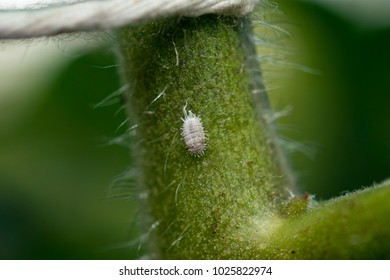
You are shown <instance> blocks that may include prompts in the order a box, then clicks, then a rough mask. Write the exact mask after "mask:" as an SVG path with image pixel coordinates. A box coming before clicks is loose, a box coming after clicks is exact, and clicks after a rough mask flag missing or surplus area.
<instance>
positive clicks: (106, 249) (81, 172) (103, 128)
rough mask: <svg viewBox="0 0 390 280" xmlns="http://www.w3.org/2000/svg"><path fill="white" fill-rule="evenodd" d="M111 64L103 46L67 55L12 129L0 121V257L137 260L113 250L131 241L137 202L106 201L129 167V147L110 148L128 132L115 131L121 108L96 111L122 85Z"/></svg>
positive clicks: (122, 249)
mask: <svg viewBox="0 0 390 280" xmlns="http://www.w3.org/2000/svg"><path fill="white" fill-rule="evenodd" d="M64 55H65V53H64ZM22 59H23V58H21V60H22ZM42 59H45V57H44V54H43V55H42ZM115 63H116V60H115V57H114V55H113V54H112V53H110V52H109V51H108V50H107V49H102V50H99V51H97V50H94V51H92V52H91V53H88V54H85V55H81V56H80V57H76V58H70V59H69V61H68V62H67V67H65V69H63V71H62V72H61V70H59V71H58V72H60V74H59V75H57V76H56V77H55V78H53V80H52V81H51V82H50V83H48V84H49V86H46V87H43V88H44V89H43V90H42V89H41V88H40V89H39V90H41V91H42V92H40V93H36V89H34V88H31V91H30V94H31V96H33V95H34V96H38V97H36V98H35V99H33V98H31V97H30V98H28V99H29V100H33V101H31V104H30V107H31V108H28V107H29V106H28V104H24V107H25V108H26V109H25V111H26V112H27V111H28V113H26V114H25V116H23V117H21V118H19V119H18V120H17V121H14V122H12V126H13V127H12V129H11V128H9V127H7V126H6V124H4V123H3V127H4V129H3V130H2V131H1V132H0V133H1V138H0V258H3V259H107V258H108V259H111V258H113V259H118V258H132V257H134V256H133V254H132V252H130V251H129V250H128V249H127V248H126V246H119V248H120V249H113V248H116V246H117V245H118V244H120V243H123V242H128V241H129V240H131V239H132V238H133V237H132V236H131V235H129V234H131V232H132V229H131V228H132V226H134V217H133V214H132V213H133V212H134V201H128V200H112V199H108V197H112V196H113V194H112V193H111V194H109V193H108V191H109V186H110V185H111V184H112V183H113V182H114V178H115V176H117V175H120V174H121V173H122V172H124V171H125V170H126V168H128V166H129V165H130V164H131V162H130V157H129V155H130V153H129V150H128V149H126V148H123V147H119V146H112V145H108V143H109V142H110V140H112V139H113V138H114V137H117V136H119V135H120V134H121V133H124V131H125V130H126V128H125V127H122V128H119V129H118V131H117V128H118V127H119V125H120V124H121V123H122V122H123V121H124V120H125V119H126V112H124V110H121V109H120V108H121V104H120V100H116V101H117V102H116V103H115V104H113V105H112V106H105V107H101V108H94V106H95V105H96V104H98V103H99V102H100V101H101V100H102V99H104V98H105V97H107V96H108V95H109V94H110V93H112V92H114V91H115V90H117V89H118V88H119V87H120V86H119V81H118V73H117V72H118V70H117V67H115ZM62 67H63V66H62ZM49 76H52V75H49ZM43 78H44V77H42V79H43ZM19 79H20V82H21V83H23V77H22V76H20V77H19ZM15 88H16V85H15ZM43 91H44V92H43ZM2 94H17V92H9V93H6V92H3V93H2ZM3 100H4V99H3ZM111 101H113V100H111ZM23 103H25V102H24V100H20V103H18V102H14V103H13V104H14V106H15V107H14V109H12V108H4V110H3V112H6V111H7V112H8V111H12V110H18V104H23ZM107 104H108V103H107ZM107 104H106V105H107ZM3 105H4V104H3ZM6 109H7V110H6ZM7 115H10V114H7ZM3 116H5V113H4V114H3ZM11 121H12V120H11V119H10V120H9V122H11ZM122 187H123V186H122Z"/></svg>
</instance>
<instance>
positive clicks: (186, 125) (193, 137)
mask: <svg viewBox="0 0 390 280" xmlns="http://www.w3.org/2000/svg"><path fill="white" fill-rule="evenodd" d="M186 107H187V104H186V106H184V108H183V113H184V119H183V118H182V120H183V127H182V132H181V135H182V136H183V139H184V142H185V143H186V146H187V149H188V151H189V152H190V154H192V155H194V156H197V157H200V156H202V155H203V153H204V150H205V149H206V134H205V132H204V129H203V125H202V122H201V120H200V118H199V117H198V116H196V115H195V114H193V113H192V112H191V111H188V113H187V111H186Z"/></svg>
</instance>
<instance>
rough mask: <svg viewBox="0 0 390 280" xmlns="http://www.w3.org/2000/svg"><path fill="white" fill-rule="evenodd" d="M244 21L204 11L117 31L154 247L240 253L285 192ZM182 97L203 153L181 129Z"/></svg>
mask: <svg viewBox="0 0 390 280" xmlns="http://www.w3.org/2000/svg"><path fill="white" fill-rule="evenodd" d="M244 23H245V22H244V20H243V19H238V18H227V17H219V16H203V17H199V18H181V19H170V20H165V21H161V22H156V23H152V24H148V25H142V26H138V27H128V28H125V29H122V30H121V31H120V32H119V35H118V36H119V38H120V50H121V53H122V65H123V66H124V79H125V80H126V82H127V83H128V85H129V88H130V90H129V91H130V109H129V111H130V116H131V119H132V120H133V121H134V122H135V123H136V124H137V125H138V127H137V129H136V133H137V140H138V144H137V146H136V147H135V150H136V157H137V160H138V166H139V168H140V182H139V184H140V186H141V187H142V189H143V190H146V192H147V194H148V200H147V202H146V204H145V209H148V217H149V219H150V220H149V221H148V223H149V225H152V224H154V225H158V227H156V230H155V231H154V233H153V238H151V240H152V241H151V242H152V243H153V244H157V247H155V248H152V249H151V250H152V251H153V252H155V253H156V255H155V257H158V258H178V259H183V258H187V259H191V258H192V259H226V258H245V257H246V254H247V248H248V246H249V245H250V244H251V243H252V242H253V241H255V242H256V240H258V237H259V234H260V235H263V234H265V233H266V231H265V230H264V229H265V228H264V226H263V225H264V224H267V225H269V226H272V225H273V224H274V223H271V221H273V220H275V219H278V218H277V211H278V206H279V201H281V200H284V199H285V198H286V197H287V196H288V189H289V186H288V183H287V180H286V175H285V173H284V171H282V170H281V169H280V165H279V164H278V161H277V158H276V156H275V149H274V148H273V146H272V141H271V139H270V138H269V135H268V134H267V130H266V128H265V125H264V123H263V122H261V121H259V119H260V118H259V116H257V115H256V113H255V110H254V108H255V105H254V102H253V98H252V93H251V92H253V88H251V87H250V82H249V78H248V77H249V74H248V69H247V67H246V65H247V64H246V63H245V58H246V57H245V55H246V54H245V52H244V48H243V45H242V42H241V40H240V38H241V36H242V35H241V34H240V32H241V31H242V28H243V25H244ZM249 70H256V69H249ZM258 74H260V73H258ZM253 94H259V93H256V92H254V93H253ZM186 105H187V107H186V109H187V110H191V111H192V112H193V113H194V114H196V115H198V116H199V117H200V118H201V119H202V122H203V125H204V128H205V130H206V133H207V138H208V143H207V149H206V151H205V154H204V155H203V156H201V157H199V158H197V157H194V156H192V155H190V154H189V153H188V151H187V149H186V146H185V144H184V141H183V139H182V136H181V126H182V123H183V121H182V119H181V118H183V117H184V116H183V107H185V106H186Z"/></svg>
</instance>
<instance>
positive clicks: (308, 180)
mask: <svg viewBox="0 0 390 280" xmlns="http://www.w3.org/2000/svg"><path fill="white" fill-rule="evenodd" d="M320 2H321V3H320ZM324 2H327V1H279V4H280V5H279V8H280V11H281V14H282V15H279V17H277V19H276V21H275V22H273V23H274V24H277V25H279V26H281V27H283V28H285V29H286V30H288V31H289V33H290V34H291V37H290V38H287V39H286V40H283V41H282V43H281V47H282V49H283V48H284V49H286V48H287V49H289V50H290V49H292V50H293V52H294V55H293V56H290V58H291V57H294V58H293V59H292V60H291V61H288V60H287V62H293V63H296V64H297V65H298V66H297V67H295V68H296V70H294V67H292V69H293V70H289V68H286V67H277V65H276V67H273V68H272V69H273V70H274V71H273V72H271V73H266V77H268V78H269V79H271V81H272V83H271V85H270V87H271V88H274V90H271V91H270V97H271V100H272V102H273V104H274V107H276V109H277V110H282V109H283V108H285V107H286V106H290V107H291V108H292V110H291V112H290V114H289V115H288V116H287V117H285V118H281V119H280V120H279V122H278V124H279V127H280V129H279V130H280V132H281V134H282V136H283V137H285V138H287V139H289V140H290V141H287V144H289V147H291V146H294V143H297V144H298V145H295V147H296V149H297V151H296V152H294V153H292V154H290V161H291V163H292V166H293V169H294V170H295V173H296V176H297V178H298V185H299V186H300V189H301V191H309V192H310V193H313V194H315V195H316V197H317V198H320V199H324V198H329V197H334V196H338V195H340V194H341V193H343V192H344V191H351V190H355V189H359V188H360V187H362V186H371V185H372V184H373V183H375V182H376V183H379V182H381V181H383V180H384V179H386V178H388V177H389V176H390V173H389V170H390V126H389V124H390V110H389V104H390V79H389V77H390V67H389V65H390V52H389V50H390V24H389V25H385V24H381V25H373V24H371V22H370V21H368V20H367V24H364V19H361V20H359V21H356V20H352V19H351V18H350V16H347V15H345V14H344V13H342V12H340V11H339V10H338V9H334V8H333V5H329V6H327V5H323V3H324ZM331 2H332V1H331ZM339 2H343V1H339ZM347 2H348V1H347ZM349 2H351V1H349ZM358 2H361V1H358ZM368 2H370V3H371V5H376V4H378V5H380V6H381V2H380V1H368ZM356 5H358V3H356ZM385 6H386V5H385ZM381 7H382V6H381ZM350 9H351V11H349V14H351V13H353V11H354V9H353V7H352V6H351V7H350ZM358 10H359V9H358ZM371 10H377V9H374V8H373V7H372V9H371ZM359 12H361V10H359ZM389 13H390V10H389V11H388V14H389ZM371 17H373V15H371ZM269 18H270V19H271V22H272V16H269ZM271 64H272V63H271ZM290 66H291V65H290ZM306 67H309V68H306ZM275 69H277V71H275ZM307 69H313V70H314V71H308V72H311V73H307V71H306V72H305V71H301V70H307ZM282 74H283V77H282V76H281V75H282ZM302 145H303V146H302Z"/></svg>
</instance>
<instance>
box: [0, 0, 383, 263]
mask: <svg viewBox="0 0 390 280" xmlns="http://www.w3.org/2000/svg"><path fill="white" fill-rule="evenodd" d="M325 2H326V1H319V0H318V1H280V2H278V3H279V6H280V9H279V10H276V9H274V7H273V5H272V3H273V2H269V7H271V10H274V13H275V14H276V15H277V16H275V14H272V15H270V14H268V15H265V17H266V19H267V22H269V23H271V24H274V25H277V26H281V27H283V28H284V29H286V30H287V31H289V32H290V34H291V36H287V37H288V38H284V37H283V36H281V35H280V32H276V33H277V36H276V37H277V40H276V41H275V42H273V43H275V44H271V48H272V46H274V45H277V46H278V48H277V49H279V50H280V54H282V55H280V56H276V58H275V57H271V59H270V60H265V62H264V63H263V64H262V67H263V68H264V72H265V75H264V76H265V81H266V83H267V87H268V88H269V89H270V98H271V102H272V104H273V106H274V108H275V109H276V110H277V111H281V112H283V110H285V111H286V108H292V110H290V112H289V114H287V116H285V117H283V118H280V119H279V120H278V128H279V132H280V134H281V135H282V139H283V140H284V141H283V143H284V147H285V148H286V151H287V152H289V153H288V156H289V159H290V162H291V165H292V167H293V170H294V173H295V175H296V177H297V182H298V184H299V186H300V191H301V192H304V191H309V192H310V193H312V194H315V195H316V197H317V198H318V199H320V200H321V199H327V198H330V197H334V196H338V195H340V194H342V193H343V192H345V191H352V190H355V189H359V188H361V187H362V186H370V185H372V184H373V183H374V182H380V181H382V180H384V179H385V178H388V177H389V175H390V172H389V170H390V126H389V124H390V110H389V109H388V107H389V104H390V23H388V22H387V21H386V20H385V19H382V18H380V17H379V16H376V15H377V14H376V12H375V11H370V12H371V13H373V15H371V16H367V17H364V16H362V14H360V13H363V14H364V15H365V13H364V9H357V8H356V9H355V10H356V12H354V9H352V8H351V9H347V11H348V13H347V12H345V10H343V9H340V8H337V7H335V6H334V5H326V4H324V3H325ZM328 2H329V1H328ZM330 2H332V1H330ZM333 2H334V1H333ZM347 2H348V1H347ZM363 2H364V1H357V2H355V6H356V5H357V4H356V3H363ZM366 2H367V1H366ZM368 2H370V1H368ZM370 3H371V6H372V5H377V7H379V9H378V10H383V9H384V8H383V7H385V6H386V5H384V6H381V5H383V3H384V2H383V3H382V4H381V1H372V2H370ZM381 7H382V8H381ZM362 10H363V12H362ZM378 13H379V12H378ZM274 31H275V30H271V31H270V32H274ZM258 35H259V36H261V35H260V34H258ZM98 36H101V35H91V36H88V37H87V35H71V36H69V37H68V36H62V37H60V38H54V39H45V40H38V41H32V42H27V43H22V42H11V43H3V44H0V75H1V76H0V77H1V78H0V79H1V80H0V258H1V259H131V258H139V257H140V256H142V248H141V251H139V249H140V248H139V246H138V244H139V242H137V240H136V238H137V236H140V233H139V232H137V225H138V224H139V223H140V222H142V221H140V218H139V215H138V214H137V211H136V209H138V207H137V199H136V194H134V189H133V187H134V186H132V183H131V181H132V180H127V181H126V180H125V181H121V180H118V176H119V177H120V176H121V174H124V172H126V171H128V170H131V166H132V161H131V152H130V150H129V149H128V148H127V147H126V146H127V145H130V143H129V140H128V139H127V138H126V137H123V136H124V135H126V129H127V127H126V125H127V124H125V125H121V124H122V123H123V122H124V121H126V118H127V117H126V112H125V110H124V109H123V104H122V101H121V99H120V98H119V97H118V95H117V94H115V92H116V91H117V90H118V89H120V88H121V85H120V81H119V78H118V67H117V61H116V58H115V55H114V51H113V49H112V45H113V44H114V43H113V41H112V39H109V36H107V35H103V37H104V38H106V39H103V40H101V38H100V39H99V37H98ZM79 37H80V38H79ZM286 50H289V51H288V52H286ZM290 50H292V51H290ZM277 51H278V50H277ZM287 53H288V54H287ZM260 55H261V54H260ZM302 70H303V71H302ZM110 95H111V97H112V98H107V97H108V96H110ZM105 98H107V100H106V102H103V103H100V101H102V100H104V99H105ZM97 105H102V106H97ZM110 190H111V192H110ZM117 196H119V197H121V196H122V198H123V199H116V197H117ZM133 241H134V242H133ZM132 243H134V244H135V246H128V245H129V244H132Z"/></svg>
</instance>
